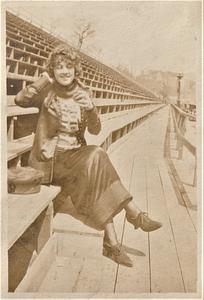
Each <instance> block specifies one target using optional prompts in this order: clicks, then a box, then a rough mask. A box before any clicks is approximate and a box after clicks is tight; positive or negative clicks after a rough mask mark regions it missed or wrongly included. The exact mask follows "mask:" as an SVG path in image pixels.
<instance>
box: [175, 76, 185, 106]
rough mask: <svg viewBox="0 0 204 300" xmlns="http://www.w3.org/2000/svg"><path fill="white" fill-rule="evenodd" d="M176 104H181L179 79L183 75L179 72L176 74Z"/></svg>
mask: <svg viewBox="0 0 204 300" xmlns="http://www.w3.org/2000/svg"><path fill="white" fill-rule="evenodd" d="M176 77H177V106H178V107H180V106H181V79H182V78H183V75H182V74H181V73H179V74H178V75H177V76H176Z"/></svg>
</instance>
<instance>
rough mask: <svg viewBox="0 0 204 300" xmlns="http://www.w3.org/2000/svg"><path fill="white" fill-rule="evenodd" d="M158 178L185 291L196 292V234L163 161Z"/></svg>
mask: <svg viewBox="0 0 204 300" xmlns="http://www.w3.org/2000/svg"><path fill="white" fill-rule="evenodd" d="M159 172H160V178H161V182H162V186H163V192H164V196H165V201H166V204H167V208H168V211H169V217H170V220H171V224H172V228H173V232H174V238H175V242H176V247H177V252H178V257H179V262H180V265H181V270H182V276H183V281H184V285H185V291H186V292H188V293H195V292H196V284H197V253H198V252H197V234H196V228H195V226H194V224H193V222H192V219H191V217H190V215H189V212H188V210H187V209H186V208H185V207H184V206H181V205H179V204H178V201H177V199H176V196H175V192H174V190H173V187H172V184H171V181H170V178H169V176H168V173H167V170H166V165H165V164H164V162H161V163H160V164H159Z"/></svg>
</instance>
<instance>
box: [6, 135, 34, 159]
mask: <svg viewBox="0 0 204 300" xmlns="http://www.w3.org/2000/svg"><path fill="white" fill-rule="evenodd" d="M33 139H34V135H33V134H31V135H28V136H26V137H23V138H19V139H16V140H13V141H12V142H8V143H7V148H8V155H7V160H11V159H14V158H16V157H18V156H19V155H21V154H23V153H25V152H28V151H29V150H30V149H31V148H32V144H33Z"/></svg>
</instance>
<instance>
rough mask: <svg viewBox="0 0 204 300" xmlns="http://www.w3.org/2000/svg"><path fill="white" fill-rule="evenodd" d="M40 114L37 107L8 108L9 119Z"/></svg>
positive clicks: (14, 106)
mask: <svg viewBox="0 0 204 300" xmlns="http://www.w3.org/2000/svg"><path fill="white" fill-rule="evenodd" d="M38 112H39V109H38V108H37V107H27V108H23V107H20V106H16V105H12V106H8V108H7V117H11V116H20V115H30V114H37V113H38Z"/></svg>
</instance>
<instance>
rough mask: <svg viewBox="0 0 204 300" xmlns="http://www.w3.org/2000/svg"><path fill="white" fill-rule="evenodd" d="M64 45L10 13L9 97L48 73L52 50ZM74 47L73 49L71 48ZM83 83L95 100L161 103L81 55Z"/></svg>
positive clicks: (148, 93)
mask: <svg viewBox="0 0 204 300" xmlns="http://www.w3.org/2000/svg"><path fill="white" fill-rule="evenodd" d="M62 42H64V41H62V40H60V39H59V38H57V37H54V36H52V35H51V34H49V33H47V32H46V31H43V30H42V29H40V28H38V27H36V26H35V25H33V24H31V23H29V22H27V21H25V20H23V19H21V18H19V17H17V16H15V15H14V14H12V13H10V12H7V13H6V68H7V95H15V94H16V93H17V92H18V91H19V90H21V89H22V88H23V87H25V86H26V85H27V84H30V83H31V82H33V81H34V80H35V79H36V78H37V77H38V76H39V75H40V74H41V73H42V72H43V71H44V70H45V64H46V60H47V58H48V57H49V54H50V52H51V51H52V49H53V48H54V47H55V46H57V45H58V44H60V43H62ZM70 47H71V46H70ZM80 58H81V62H82V63H81V66H82V74H81V78H80V79H81V81H82V82H83V83H84V84H85V85H87V86H89V87H90V88H91V89H92V92H93V97H94V98H103V99H120V100H136V99H139V100H150V101H154V100H157V99H156V96H155V95H154V94H153V93H151V92H150V91H147V90H145V89H144V88H142V87H140V86H139V85H138V84H137V83H136V82H134V81H133V80H131V79H128V78H127V77H125V76H123V75H122V74H120V73H119V72H117V71H115V70H113V69H112V68H110V67H108V66H106V65H104V64H102V63H101V62H99V61H97V60H96V59H94V58H92V57H90V56H88V55H86V54H84V53H82V52H80Z"/></svg>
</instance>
